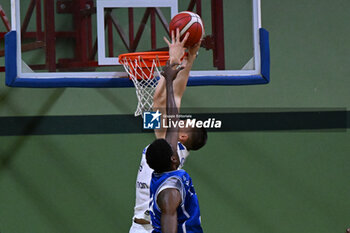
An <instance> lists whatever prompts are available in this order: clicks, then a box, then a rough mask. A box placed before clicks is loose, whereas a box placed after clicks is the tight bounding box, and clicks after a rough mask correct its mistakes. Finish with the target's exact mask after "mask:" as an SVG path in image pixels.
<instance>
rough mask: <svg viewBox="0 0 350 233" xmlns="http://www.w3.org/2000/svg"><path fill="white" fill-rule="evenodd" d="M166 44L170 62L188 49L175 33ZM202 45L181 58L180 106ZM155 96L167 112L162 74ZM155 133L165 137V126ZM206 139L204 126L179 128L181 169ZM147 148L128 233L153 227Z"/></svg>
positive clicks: (178, 79)
mask: <svg viewBox="0 0 350 233" xmlns="http://www.w3.org/2000/svg"><path fill="white" fill-rule="evenodd" d="M177 35H178V32H177ZM177 37H178V36H177ZM167 43H168V45H169V55H170V60H171V62H173V63H174V62H175V63H180V58H181V57H182V56H183V53H184V51H185V49H184V46H183V44H184V40H183V41H179V39H176V37H175V35H174V34H172V40H171V43H170V42H169V41H167ZM199 47H200V44H197V45H195V46H194V47H191V48H188V51H187V52H188V55H187V57H185V58H184V60H183V61H182V66H183V67H184V68H183V69H182V70H181V71H180V72H179V73H178V74H177V77H176V79H175V80H174V82H173V91H174V98H175V102H176V106H177V107H178V108H180V104H181V99H182V96H183V94H184V91H185V89H186V85H187V80H188V77H189V72H190V70H191V68H192V65H193V62H194V60H195V59H196V54H197V52H198V50H199ZM153 99H154V104H153V108H154V111H157V110H159V111H160V112H161V113H162V114H166V112H165V107H166V82H165V79H164V77H160V80H159V83H158V85H157V88H156V91H155V94H154V98H153ZM155 135H156V138H165V136H166V129H160V130H156V131H155ZM206 140H207V133H206V130H205V129H204V128H181V129H180V130H179V135H178V143H177V154H178V156H179V159H180V166H179V169H180V168H182V166H183V165H184V163H185V160H186V158H187V157H188V156H189V152H190V151H191V150H198V149H199V148H201V147H202V146H204V145H205V143H206ZM147 147H148V146H147ZM147 147H146V148H145V149H144V150H143V152H142V157H141V162H140V166H139V170H138V174H137V179H136V198H135V207H134V215H133V219H132V225H131V228H130V231H129V233H150V232H152V230H153V227H152V225H151V224H150V216H149V202H150V190H149V187H150V183H151V176H152V172H153V169H151V168H150V167H149V166H148V164H147V162H146V151H147Z"/></svg>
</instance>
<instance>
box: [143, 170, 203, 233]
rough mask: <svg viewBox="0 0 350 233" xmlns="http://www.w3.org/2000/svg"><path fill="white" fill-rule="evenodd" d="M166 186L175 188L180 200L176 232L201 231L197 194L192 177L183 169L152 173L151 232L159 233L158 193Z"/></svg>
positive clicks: (190, 232) (189, 232)
mask: <svg viewBox="0 0 350 233" xmlns="http://www.w3.org/2000/svg"><path fill="white" fill-rule="evenodd" d="M166 188H177V189H178V190H179V192H180V194H181V197H182V202H181V204H180V206H179V207H178V208H177V232H178V233H201V232H203V230H202V227H201V220H200V212H199V204H198V199H197V194H196V192H195V190H194V188H193V185H192V179H191V177H190V176H189V175H188V173H187V172H185V171H184V170H176V171H171V172H164V173H161V174H157V173H154V172H153V174H152V180H151V187H150V192H151V202H150V210H151V211H150V214H151V221H152V225H153V228H154V230H153V231H152V233H161V232H162V231H161V224H160V218H161V211H160V209H159V207H158V205H157V196H158V194H159V193H160V192H161V191H162V190H164V189H166Z"/></svg>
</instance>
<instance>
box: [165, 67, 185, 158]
mask: <svg viewBox="0 0 350 233" xmlns="http://www.w3.org/2000/svg"><path fill="white" fill-rule="evenodd" d="M181 69H183V67H179V64H178V63H171V64H170V62H168V63H167V65H166V66H164V69H163V71H162V74H163V76H164V78H165V86H166V115H167V116H171V118H168V119H169V120H171V121H173V122H176V123H178V121H179V118H178V114H179V110H178V108H177V106H176V102H175V98H174V89H173V82H174V79H175V78H176V76H177V74H178V72H179V71H180V70H181ZM178 138H179V125H178V124H176V127H169V128H168V129H167V132H166V136H165V140H167V142H168V143H169V144H170V145H171V147H172V149H173V153H174V154H176V155H177V152H176V148H177V141H178Z"/></svg>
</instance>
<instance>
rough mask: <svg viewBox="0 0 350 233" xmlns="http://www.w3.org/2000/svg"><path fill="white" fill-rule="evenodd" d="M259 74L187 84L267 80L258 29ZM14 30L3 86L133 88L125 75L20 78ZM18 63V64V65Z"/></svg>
mask: <svg viewBox="0 0 350 233" xmlns="http://www.w3.org/2000/svg"><path fill="white" fill-rule="evenodd" d="M259 33H260V54H261V75H250V76H203V77H189V80H188V83H187V85H188V86H205V85H254V84H266V83H268V82H269V81H270V48H269V33H268V31H267V30H266V29H263V28H260V30H259ZM16 34H17V33H16V31H11V32H9V33H7V34H6V36H5V56H6V57H5V67H6V85H8V86H12V87H39V88H55V87H133V86H134V84H133V83H132V81H131V80H130V79H128V78H45V79H44V78H21V77H17V64H16V62H17V59H16V56H17V52H16V48H17V45H16V41H17V38H16ZM19 65H20V64H19Z"/></svg>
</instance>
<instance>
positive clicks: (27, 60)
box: [3, 0, 270, 87]
mask: <svg viewBox="0 0 350 233" xmlns="http://www.w3.org/2000/svg"><path fill="white" fill-rule="evenodd" d="M3 8H5V10H6V11H7V12H9V11H11V31H10V32H8V33H7V34H6V35H5V69H6V84H7V85H8V86H12V87H132V86H133V83H132V82H131V81H130V80H129V78H128V77H127V73H126V72H125V71H124V70H123V67H122V66H121V65H120V64H119V62H118V55H119V54H122V53H127V52H140V51H152V50H164V49H166V43H165V42H164V41H163V39H162V38H163V36H168V35H169V30H168V23H169V22H170V20H171V18H172V17H173V16H174V15H175V14H177V13H178V12H180V11H183V10H190V11H194V12H196V13H198V14H199V15H200V16H201V17H202V20H203V22H204V25H205V30H206V35H205V38H204V40H203V42H202V45H201V49H200V52H199V56H198V58H197V61H196V62H195V65H194V67H193V69H192V71H191V73H190V79H189V82H188V85H189V86H196V85H244V84H264V83H268V82H269V65H270V64H269V63H270V62H269V60H270V59H269V41H268V32H267V31H266V30H265V29H263V28H262V26H261V1H260V0H237V1H233V2H232V1H227V0H226V1H224V0H191V1H178V0H133V1H129V0H75V1H73V0H46V1H41V0H31V1H23V0H22V1H21V0H11V5H10V6H7V9H6V6H3Z"/></svg>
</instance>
